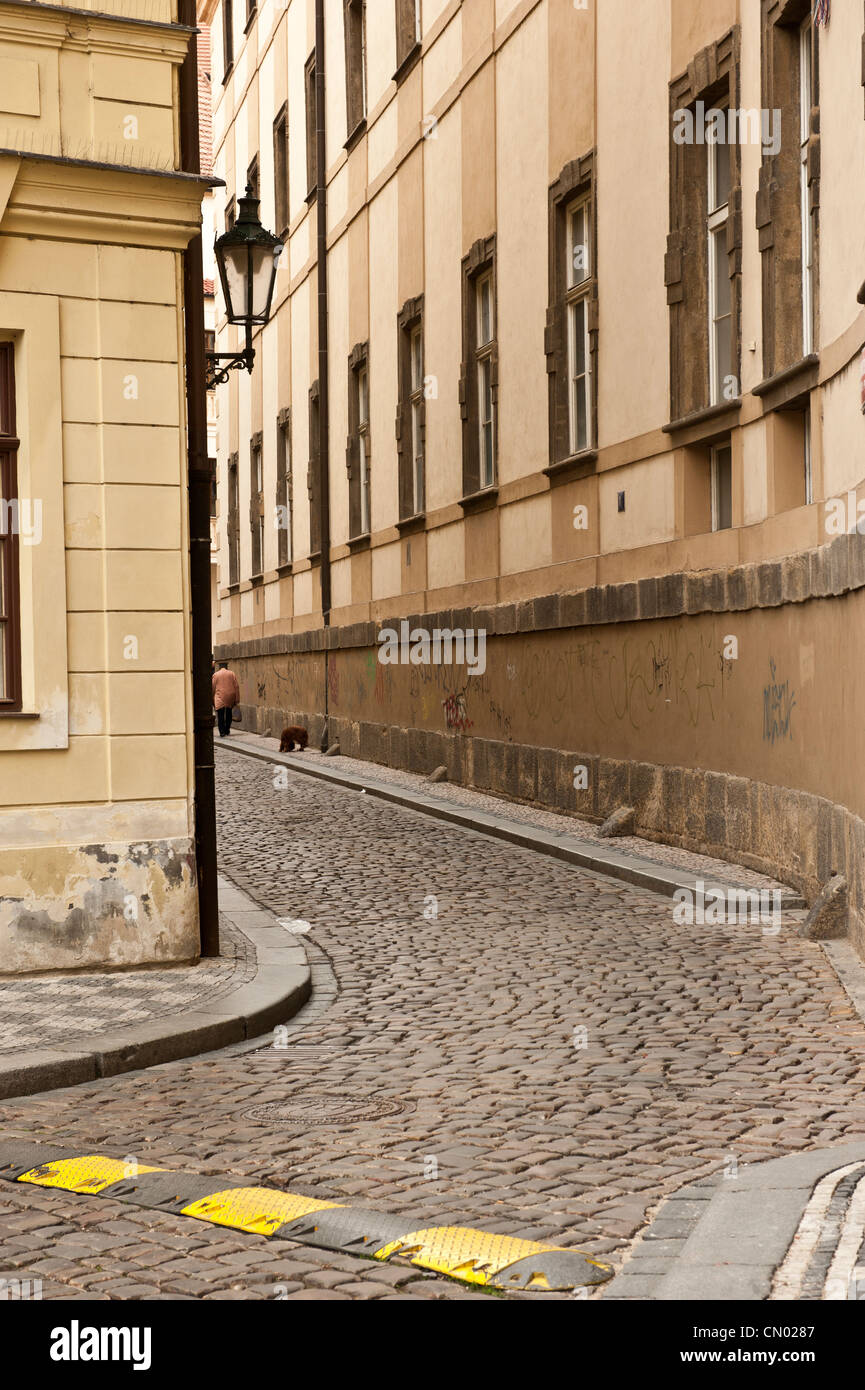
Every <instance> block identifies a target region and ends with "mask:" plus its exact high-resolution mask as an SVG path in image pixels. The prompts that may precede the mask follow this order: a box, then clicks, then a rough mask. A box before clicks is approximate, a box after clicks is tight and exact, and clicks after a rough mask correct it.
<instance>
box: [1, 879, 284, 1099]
mask: <svg viewBox="0 0 865 1390" xmlns="http://www.w3.org/2000/svg"><path fill="white" fill-rule="evenodd" d="M219 898H220V908H221V912H220V948H221V954H220V956H219V957H218V959H215V960H202V961H200V962H199V963H198V964H197V965H175V966H167V967H165V968H159V967H155V968H151V969H146V968H145V969H140V970H125V971H113V972H111V971H101V972H97V971H92V972H91V971H87V972H82V973H78V974H74V975H28V976H9V977H7V978H3V979H2V980H0V1099H5V1098H8V1097H10V1096H20V1095H30V1094H32V1093H34V1092H36V1091H46V1090H52V1089H54V1088H55V1087H60V1086H72V1085H75V1084H77V1083H78V1082H81V1081H92V1080H94V1079H95V1078H97V1077H100V1076H115V1075H117V1074H118V1073H120V1072H126V1071H133V1070H135V1069H137V1068H138V1067H144V1066H153V1065H155V1064H156V1063H160V1062H171V1061H176V1060H177V1059H179V1058H181V1057H190V1056H194V1055H196V1054H198V1053H200V1052H208V1051H211V1050H212V1049H213V1048H217V1047H226V1046H228V1045H229V1044H230V1043H236V1042H242V1041H243V1040H244V1039H245V1038H252V1037H256V1036H257V1035H258V1034H260V1033H263V1032H267V1031H269V1030H270V1029H272V1028H273V1027H274V1026H275V1025H276V1024H278V1023H284V1022H285V1021H286V1020H287V1019H289V1018H291V1017H292V1015H293V1014H295V1013H296V1012H297V1010H298V1009H299V1008H300V1007H301V1005H302V1004H303V1003H304V1002H305V1000H306V999H307V998H308V996H309V992H310V971H309V966H308V964H307V959H306V953H305V951H304V949H303V946H302V945H301V944H300V942H299V939H298V937H296V936H293V935H291V934H290V933H288V932H287V931H286V930H285V928H283V927H280V926H279V924H278V923H277V921H276V919H275V917H274V916H273V914H272V913H269V912H265V911H263V910H261V909H260V908H259V907H258V906H257V904H256V903H255V902H253V901H252V899H251V898H249V897H248V896H247V895H246V894H245V893H242V892H241V891H240V890H239V889H238V888H235V886H234V884H232V883H230V882H229V881H228V880H227V879H221V880H220V885H219Z"/></svg>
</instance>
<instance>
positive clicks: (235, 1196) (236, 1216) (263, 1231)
mask: <svg viewBox="0 0 865 1390" xmlns="http://www.w3.org/2000/svg"><path fill="white" fill-rule="evenodd" d="M342 1205H343V1203H342V1202H319V1201H316V1199H315V1198H314V1197H298V1196H297V1195H296V1194H295V1193H292V1192H279V1191H277V1189H276V1188H273V1187H230V1188H227V1189H226V1191H224V1192H214V1193H212V1195H211V1196H209V1197H200V1198H199V1199H198V1201H197V1202H192V1203H190V1205H189V1206H188V1207H184V1208H183V1210H182V1213H181V1215H183V1216H195V1217H197V1219H198V1220H199V1221H212V1222H213V1223H214V1224H215V1225H217V1226H233V1227H234V1229H235V1230H236V1231H248V1232H249V1233H250V1234H251V1235H257V1236H271V1235H273V1233H274V1231H276V1230H278V1229H279V1227H280V1226H284V1225H285V1224H286V1222H288V1221H295V1220H296V1219H297V1218H298V1217H299V1216H308V1215H309V1213H310V1212H312V1211H327V1210H329V1209H331V1208H333V1207H340V1206H342Z"/></svg>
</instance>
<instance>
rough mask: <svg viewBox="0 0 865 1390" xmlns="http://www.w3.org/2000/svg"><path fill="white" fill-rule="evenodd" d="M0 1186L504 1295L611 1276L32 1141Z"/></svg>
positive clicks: (565, 1258)
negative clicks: (126, 1207) (394, 1261)
mask: <svg viewBox="0 0 865 1390" xmlns="http://www.w3.org/2000/svg"><path fill="white" fill-rule="evenodd" d="M0 1178H2V1179H3V1180H4V1181H6V1182H11V1183H17V1182H23V1183H27V1184H32V1185H34V1186H38V1187H45V1188H53V1189H55V1190H56V1191H60V1192H74V1193H76V1194H78V1195H80V1196H87V1197H107V1198H109V1199H113V1200H115V1201H120V1202H130V1203H132V1204H134V1205H135V1206H140V1207H146V1208H148V1209H150V1210H153V1211H162V1212H165V1213H167V1214H171V1215H174V1216H187V1217H190V1218H193V1219H195V1220H197V1221H207V1222H211V1223H213V1224H214V1225H218V1226H225V1227H227V1228H229V1229H231V1230H237V1231H243V1232H245V1233H246V1234H249V1235H262V1236H266V1237H267V1238H268V1239H282V1240H291V1241H296V1242H297V1243H298V1244H301V1245H312V1246H316V1247H318V1248H320V1249H324V1250H337V1251H342V1252H344V1253H345V1254H349V1255H363V1256H367V1257H371V1258H373V1259H376V1260H389V1259H391V1258H404V1259H408V1260H409V1262H410V1263H411V1264H413V1265H416V1266H417V1267H419V1268H421V1269H429V1270H434V1271H435V1272H436V1273H439V1274H446V1275H447V1276H448V1277H450V1278H455V1279H459V1280H461V1281H462V1282H464V1283H470V1284H479V1285H482V1286H487V1287H490V1288H493V1289H497V1290H507V1291H509V1292H519V1291H522V1290H530V1291H541V1290H543V1291H558V1290H564V1289H576V1288H588V1287H590V1286H593V1285H598V1284H602V1283H604V1282H605V1281H606V1280H608V1279H609V1278H610V1277H611V1275H612V1268H611V1266H610V1265H608V1264H605V1263H604V1262H603V1261H601V1260H597V1259H595V1258H594V1256H591V1255H586V1254H584V1253H583V1252H582V1251H581V1250H574V1249H567V1248H564V1247H561V1246H554V1245H549V1244H547V1243H546V1242H540V1241H535V1240H532V1239H530V1238H526V1237H522V1236H511V1235H502V1234H493V1233H492V1232H489V1231H480V1230H476V1229H474V1228H473V1227H469V1226H461V1225H438V1224H434V1225H430V1224H429V1223H424V1222H423V1221H422V1220H421V1224H420V1225H418V1224H417V1221H418V1220H420V1218H416V1219H415V1221H414V1222H413V1221H412V1219H411V1217H410V1216H408V1215H403V1216H394V1215H392V1214H389V1213H387V1212H381V1211H375V1210H370V1209H368V1208H364V1207H354V1206H351V1205H346V1204H344V1203H341V1202H333V1201H328V1200H325V1201H322V1200H321V1199H319V1198H317V1197H307V1196H304V1195H301V1194H299V1193H291V1192H285V1191H283V1190H282V1189H281V1188H278V1187H269V1186H268V1187H265V1186H258V1185H255V1184H254V1183H250V1181H249V1180H248V1179H242V1178H232V1177H226V1176H221V1175H216V1174H210V1175H205V1174H201V1173H190V1172H188V1171H184V1170H181V1169H172V1168H162V1167H156V1166H149V1165H146V1164H141V1163H138V1161H137V1160H136V1159H132V1158H130V1157H129V1156H127V1157H126V1158H120V1159H118V1158H113V1157H110V1156H109V1155H107V1154H104V1153H97V1154H92V1153H91V1154H79V1153H76V1152H75V1151H73V1150H69V1149H62V1148H59V1147H55V1146H54V1145H53V1144H50V1143H48V1144H45V1143H36V1142H34V1141H33V1140H11V1141H9V1140H7V1141H0Z"/></svg>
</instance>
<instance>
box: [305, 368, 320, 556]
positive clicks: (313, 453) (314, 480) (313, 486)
mask: <svg viewBox="0 0 865 1390" xmlns="http://www.w3.org/2000/svg"><path fill="white" fill-rule="evenodd" d="M306 491H307V494H308V496H309V553H310V556H311V557H314V556H317V555H318V554H319V553H320V552H321V397H320V395H319V387H318V382H317V381H314V382H313V383H312V386H311V387H310V388H309V468H308V470H307V474H306Z"/></svg>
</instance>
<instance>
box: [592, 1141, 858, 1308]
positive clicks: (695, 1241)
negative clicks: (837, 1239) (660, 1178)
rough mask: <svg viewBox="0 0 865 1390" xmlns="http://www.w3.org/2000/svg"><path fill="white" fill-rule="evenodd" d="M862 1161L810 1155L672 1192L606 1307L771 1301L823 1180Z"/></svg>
mask: <svg viewBox="0 0 865 1390" xmlns="http://www.w3.org/2000/svg"><path fill="white" fill-rule="evenodd" d="M857 1159H865V1143H862V1142H861V1141H859V1142H858V1143H851V1144H839V1145H838V1146H837V1147H835V1148H832V1149H813V1150H811V1151H810V1152H807V1153H801V1154H792V1155H788V1156H787V1157H785V1158H774V1159H769V1160H767V1161H766V1162H764V1163H751V1164H746V1165H743V1166H742V1168H741V1169H740V1170H739V1173H738V1175H737V1176H736V1177H730V1178H725V1177H724V1175H723V1174H722V1173H715V1174H713V1175H711V1176H710V1177H707V1178H702V1179H700V1181H699V1182H696V1183H691V1184H689V1186H687V1187H682V1188H680V1189H679V1191H678V1192H674V1193H673V1194H672V1196H670V1197H668V1198H667V1199H666V1201H665V1202H664V1203H663V1205H662V1206H661V1208H660V1210H659V1211H658V1213H657V1215H656V1216H655V1217H654V1219H653V1220H652V1221H651V1222H650V1224H649V1225H648V1226H647V1227H646V1229H645V1231H643V1232H642V1234H641V1236H640V1237H639V1239H638V1240H637V1242H636V1244H635V1245H634V1246H633V1247H632V1249H631V1252H630V1255H629V1257H628V1260H627V1263H626V1264H625V1265H624V1267H623V1268H622V1269H621V1270H620V1271H619V1273H618V1274H617V1275H616V1276H615V1278H614V1279H613V1281H612V1282H611V1283H610V1284H609V1285H608V1286H607V1288H606V1289H605V1290H604V1293H603V1295H602V1297H603V1301H604V1302H606V1301H608V1300H610V1299H612V1300H614V1301H624V1300H631V1299H639V1300H643V1301H645V1300H649V1301H654V1300H660V1301H663V1302H669V1301H675V1302H680V1301H683V1302H685V1301H694V1300H696V1301H702V1302H712V1301H719V1302H741V1301H748V1302H752V1301H760V1300H764V1299H768V1298H769V1296H770V1294H771V1291H772V1278H773V1275H774V1274H775V1271H776V1270H777V1269H778V1267H779V1265H781V1263H782V1262H783V1260H784V1257H785V1255H786V1254H787V1251H788V1250H789V1248H790V1245H791V1243H792V1241H793V1238H794V1236H795V1234H796V1231H797V1229H798V1226H799V1222H800V1219H801V1217H802V1213H803V1211H804V1209H805V1207H806V1206H807V1204H808V1201H809V1198H810V1196H811V1193H812V1191H813V1189H814V1187H815V1185H816V1184H817V1183H818V1182H819V1180H820V1179H821V1178H822V1177H824V1176H825V1175H826V1174H827V1173H831V1172H832V1171H833V1170H834V1169H836V1168H839V1167H841V1166H843V1165H844V1164H845V1163H850V1162H854V1161H855V1160H857Z"/></svg>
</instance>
